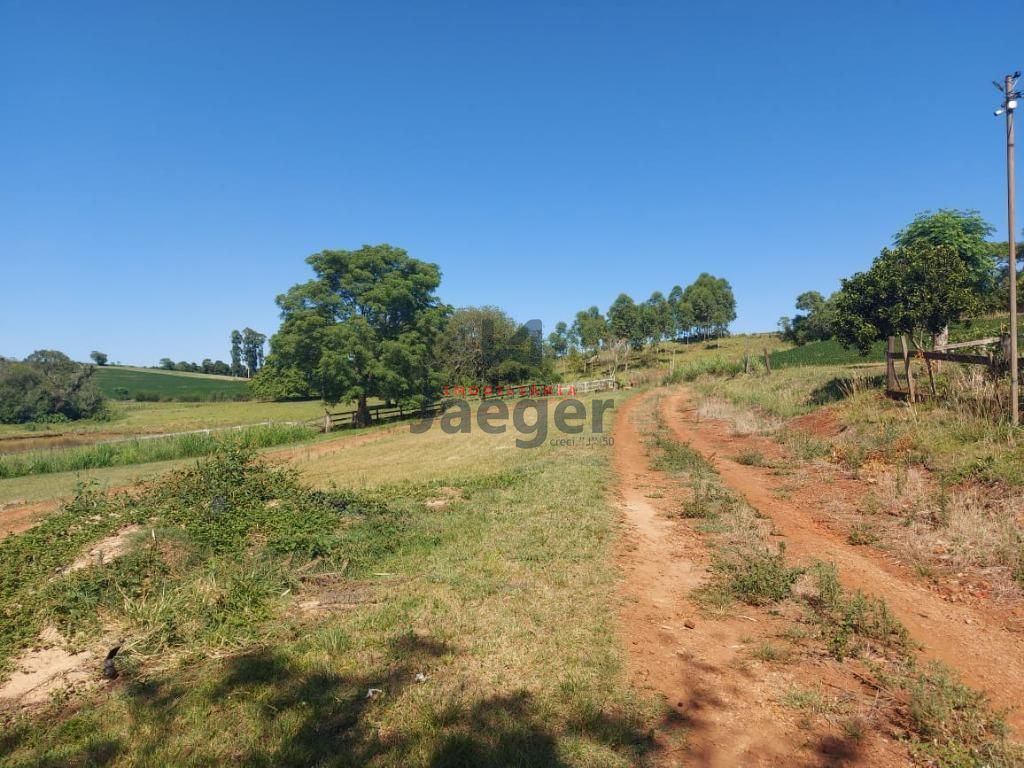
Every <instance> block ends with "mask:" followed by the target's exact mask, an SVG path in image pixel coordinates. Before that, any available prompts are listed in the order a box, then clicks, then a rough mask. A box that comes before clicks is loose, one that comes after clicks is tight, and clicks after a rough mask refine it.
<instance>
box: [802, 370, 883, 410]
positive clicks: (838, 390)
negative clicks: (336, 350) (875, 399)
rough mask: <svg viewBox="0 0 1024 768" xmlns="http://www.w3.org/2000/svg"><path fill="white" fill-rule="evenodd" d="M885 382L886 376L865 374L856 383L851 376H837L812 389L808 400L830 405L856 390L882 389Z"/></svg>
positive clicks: (813, 402) (816, 403)
mask: <svg viewBox="0 0 1024 768" xmlns="http://www.w3.org/2000/svg"><path fill="white" fill-rule="evenodd" d="M884 384H885V376H864V377H862V378H858V379H857V380H856V383H854V380H853V379H851V378H850V377H849V376H836V377H835V378H833V379H830V380H829V381H827V382H825V383H824V384H822V385H821V386H820V387H817V388H815V389H813V390H812V391H811V394H810V397H809V398H808V400H809V401H810V402H811V403H812V404H814V405H828V404H829V403H837V402H839V401H840V400H845V399H846V398H848V397H850V396H851V395H853V394H854V392H855V391H856V390H865V389H880V388H881V387H882V386H883V385H884Z"/></svg>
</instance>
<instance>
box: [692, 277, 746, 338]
mask: <svg viewBox="0 0 1024 768" xmlns="http://www.w3.org/2000/svg"><path fill="white" fill-rule="evenodd" d="M682 302H683V303H684V304H686V305H688V306H689V307H690V309H691V311H692V313H693V314H692V318H693V325H694V326H695V327H696V328H697V330H698V332H699V333H700V335H701V336H703V337H704V338H707V337H708V336H712V335H720V334H723V333H725V332H726V330H727V329H728V327H729V323H731V322H732V321H733V320H735V319H736V298H735V297H734V296H733V292H732V286H731V285H729V281H728V280H726V279H725V278H722V277H715V276H714V275H709V274H708V273H707V272H704V273H702V274H701V275H700V276H698V277H697V279H696V280H695V281H694V282H693V283H692V284H691V285H689V286H687V287H686V289H685V290H684V291H683V296H682Z"/></svg>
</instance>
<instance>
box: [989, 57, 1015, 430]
mask: <svg viewBox="0 0 1024 768" xmlns="http://www.w3.org/2000/svg"><path fill="white" fill-rule="evenodd" d="M1019 79H1020V72H1014V73H1013V74H1012V75H1007V76H1006V78H1005V79H1004V80H1003V83H1002V85H1000V84H999V83H998V82H996V83H994V85H995V86H996V87H997V88H998V89H999V90H1001V91H1002V92H1003V104H1002V106H1001V107H1000V108H999V109H997V110H996V112H995V113H996V116H999V115H1001V114H1005V115H1006V220H1007V226H1008V228H1009V229H1008V235H1009V250H1010V253H1009V261H1008V263H1007V267H1008V269H1007V272H1008V273H1009V278H1010V421H1011V422H1012V424H1013V425H1014V426H1017V425H1019V424H1020V383H1019V381H1018V371H1017V359H1018V358H1017V244H1016V242H1015V237H1014V228H1015V227H1016V226H1017V225H1016V223H1015V218H1016V216H1015V214H1016V210H1015V208H1016V190H1015V186H1016V185H1015V184H1014V158H1013V144H1014V136H1013V113H1014V110H1016V109H1017V99H1019V98H1020V92H1019V91H1017V90H1015V89H1016V87H1017V80H1019Z"/></svg>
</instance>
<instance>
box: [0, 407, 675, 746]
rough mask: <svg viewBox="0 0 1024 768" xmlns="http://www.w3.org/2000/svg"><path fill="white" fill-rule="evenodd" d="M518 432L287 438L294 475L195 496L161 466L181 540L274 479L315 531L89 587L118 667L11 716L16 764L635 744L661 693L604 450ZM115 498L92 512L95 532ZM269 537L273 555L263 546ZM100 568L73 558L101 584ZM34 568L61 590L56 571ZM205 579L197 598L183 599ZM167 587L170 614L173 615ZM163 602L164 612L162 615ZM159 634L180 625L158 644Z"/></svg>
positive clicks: (236, 544) (92, 641) (657, 712)
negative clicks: (637, 672) (626, 644)
mask: <svg viewBox="0 0 1024 768" xmlns="http://www.w3.org/2000/svg"><path fill="white" fill-rule="evenodd" d="M612 415H613V412H610V413H609V414H608V416H609V418H608V421H607V425H608V426H609V427H610V424H611V418H610V417H611V416H612ZM606 434H607V433H606ZM553 436H554V435H552V437H553ZM581 437H589V435H586V434H585V435H583V436H581ZM514 440H515V435H514V434H506V435H499V436H492V435H485V434H483V433H482V432H480V431H479V430H477V429H474V430H473V432H471V433H470V434H468V435H464V434H459V435H447V434H444V433H442V432H440V431H439V430H432V431H429V432H427V433H426V434H422V435H417V434H412V433H410V432H408V431H405V430H401V431H398V432H395V433H394V434H389V435H388V436H387V437H385V438H383V439H381V440H379V441H375V442H369V443H365V444H361V445H354V446H352V447H350V448H348V449H346V450H343V451H339V452H336V453H331V454H326V455H324V456H323V457H322V458H323V463H322V465H321V463H320V461H319V460H318V459H317V458H316V457H315V456H314V455H312V454H311V455H310V456H309V457H308V459H306V460H300V461H299V464H298V466H299V469H300V470H301V475H300V483H299V485H298V487H297V488H296V489H295V490H289V489H288V488H287V487H285V488H283V490H282V489H281V488H282V487H281V486H280V485H278V484H276V483H278V481H275V484H271V485H266V483H264V481H262V480H258V478H256V477H254V480H256V482H255V485H256V487H266V488H269V490H267V491H266V492H264V493H262V495H261V494H257V495H256V498H255V500H253V499H250V498H249V496H247V495H245V494H242V495H241V496H239V497H238V498H237V501H236V497H235V495H234V494H235V493H236V490H233V489H232V486H230V485H227V486H224V487H216V488H211V489H210V491H209V493H206V494H205V495H204V493H203V491H202V488H203V487H204V486H205V482H203V483H191V484H188V483H186V484H184V485H182V484H181V481H176V482H178V485H169V486H168V487H167V489H166V492H165V498H169V499H179V498H181V499H185V501H186V503H184V504H181V505H178V504H176V503H172V502H170V501H169V502H168V504H170V506H169V507H168V509H169V510H171V511H169V512H167V513H165V514H167V515H168V516H169V517H168V518H166V519H167V520H173V519H177V520H178V521H179V522H178V526H177V530H179V531H180V533H178V534H174V531H175V529H176V528H175V526H173V525H171V526H166V525H165V526H163V527H159V526H157V527H158V528H159V530H157V534H156V539H155V541H157V542H160V541H165V542H171V543H172V544H173V543H174V542H181V541H184V542H185V543H186V544H187V545H188V546H186V549H188V548H189V547H191V546H192V545H191V544H189V542H195V541H196V539H197V537H199V538H200V539H202V538H203V537H205V536H206V535H207V534H205V533H202V532H203V531H205V530H206V528H205V523H204V522H203V521H204V520H205V519H206V518H207V516H208V515H209V514H213V512H209V511H208V510H214V511H215V513H216V514H219V515H223V516H226V517H225V518H224V522H225V524H228V523H230V524H231V525H235V523H234V522H230V521H232V520H235V519H236V517H237V516H238V515H239V514H241V512H238V513H236V512H235V511H234V510H248V511H246V512H245V514H244V515H243V516H242V517H240V518H238V519H239V520H247V519H263V516H264V513H263V512H262V511H261V510H262V509H263V508H264V505H265V503H266V502H265V500H264V497H265V496H267V495H274V496H279V497H281V499H282V501H281V502H280V504H281V508H282V510H283V511H282V513H281V514H282V515H285V514H292V513H291V512H288V510H296V511H298V510H300V509H303V508H305V507H306V506H310V505H311V507H312V511H311V513H310V514H309V515H303V516H301V517H296V518H295V520H296V523H297V522H298V521H299V520H305V519H306V518H307V517H309V518H310V519H312V520H313V521H315V525H314V528H315V529H316V530H317V531H319V533H318V534H317V535H316V536H315V537H313V538H312V539H310V538H309V537H305V538H302V537H300V539H298V540H299V541H303V542H319V543H316V545H315V546H316V547H317V548H316V549H310V548H309V547H308V546H306V545H305V544H303V545H302V547H300V548H298V549H296V548H295V547H294V546H292V543H293V542H294V541H296V539H295V536H294V535H293V534H291V533H289V532H288V531H289V530H290V529H291V526H290V525H289V526H285V527H284V528H280V529H279V528H274V529H271V530H268V531H262V529H259V530H257V529H252V530H253V533H252V534H245V536H243V538H242V540H240V541H233V540H230V539H229V540H226V541H225V544H224V545H218V546H222V547H226V548H221V549H218V548H217V547H214V548H213V551H212V553H211V555H210V556H208V557H206V558H204V559H203V560H202V561H201V565H200V564H199V563H197V564H196V565H195V566H194V570H193V567H192V566H189V567H185V566H183V565H182V563H186V562H188V561H187V559H182V558H181V557H180V552H179V556H177V557H173V558H169V559H165V561H166V564H167V565H166V567H167V568H169V569H170V575H168V574H167V573H164V574H163V575H161V576H160V578H161V579H162V580H163V583H164V588H163V589H162V590H149V591H146V589H145V588H143V590H142V593H143V596H144V598H145V599H143V597H133V593H132V592H131V591H130V590H129V589H128V588H127V587H125V586H124V584H122V591H123V592H125V593H126V594H127V595H128V596H129V597H132V601H130V602H128V601H125V600H124V599H122V598H121V597H120V595H119V593H118V592H117V591H116V590H115V591H114V593H113V594H114V597H113V598H109V596H108V597H101V598H100V599H101V602H102V605H103V606H104V611H101V612H100V613H99V614H98V616H99V617H100V618H101V621H100V624H99V625H95V626H94V627H93V629H91V630H90V633H91V634H86V635H85V636H83V637H80V638H78V640H77V642H78V643H79V644H80V645H82V646H84V647H88V648H95V649H96V650H97V651H98V652H99V651H104V650H105V645H103V644H100V638H101V637H102V636H103V632H104V631H107V627H106V624H110V625H113V626H115V627H117V629H118V631H119V632H121V633H122V634H123V635H125V636H126V638H127V642H126V649H127V651H126V652H127V656H126V659H125V661H124V662H123V666H122V677H121V679H120V680H119V681H118V683H117V684H115V685H112V686H108V687H104V688H101V689H97V690H95V691H93V692H91V693H86V694H84V697H85V698H84V700H77V701H76V702H75V704H76V705H75V706H73V707H66V706H64V704H63V702H59V701H57V702H55V703H53V704H52V705H51V706H50V708H49V709H48V710H45V711H42V712H38V713H35V714H34V715H30V716H26V717H23V718H19V719H16V720H15V721H13V722H10V723H8V724H7V727H6V728H5V729H4V731H3V735H2V736H0V751H2V752H3V753H4V754H6V755H7V758H6V759H7V764H10V765H15V766H18V765H38V764H40V763H46V764H75V763H87V762H90V761H91V762H93V763H103V764H109V765H135V764H151V765H181V764H203V765H229V764H230V765H238V764H244V765H268V766H269V765H338V766H341V765H371V766H416V765H424V766H448V765H480V766H488V765H537V766H549V765H579V766H602V765H616V766H627V765H636V764H638V763H641V762H643V761H644V759H645V756H646V755H648V753H649V752H650V751H651V749H652V744H651V742H650V739H649V735H648V734H649V733H650V729H651V728H652V727H653V726H654V725H655V724H656V723H658V722H659V721H660V719H661V718H662V717H663V716H664V714H665V709H664V707H663V705H662V704H661V703H659V702H655V701H652V700H647V699H643V698H639V695H638V694H636V693H634V692H632V691H631V689H630V687H629V685H628V682H627V678H626V675H625V673H624V669H623V650H622V648H621V647H620V644H619V641H618V637H617V634H616V603H615V578H616V573H615V569H614V565H613V558H612V546H613V541H614V536H615V511H614V509H613V508H612V506H611V505H610V504H609V501H608V494H609V491H610V488H609V485H610V483H612V482H613V478H612V475H611V472H610V466H609V463H610V449H609V448H608V446H607V445H604V444H602V443H601V442H600V441H598V442H595V443H592V444H589V445H587V446H581V445H577V446H572V447H568V446H563V447H554V446H551V445H550V444H547V443H545V445H543V446H542V447H539V448H536V449H532V450H526V449H518V448H515V447H514ZM451 457H455V458H451ZM449 459H450V460H449ZM381 462H384V463H383V464H381ZM378 464H380V465H379V466H378ZM421 465H426V466H427V467H429V468H431V470H430V471H429V472H428V474H424V470H423V469H422V468H421ZM230 474H231V473H230V472H222V471H218V472H217V473H216V476H217V477H222V476H229V475H230ZM309 481H313V482H315V483H316V484H317V485H319V486H321V487H329V486H331V485H336V486H338V487H341V488H354V487H358V488H359V489H360V490H358V491H356V492H354V494H355V495H352V494H353V491H351V490H348V491H341V492H340V494H341V495H340V496H338V494H333V493H330V494H327V496H325V497H324V498H325V499H328V500H329V499H334V498H345V499H348V500H349V502H348V503H349V504H352V503H355V504H356V507H355V509H356V514H354V515H353V514H349V513H342V514H341V516H340V517H339V518H338V525H337V526H332V525H331V524H330V523H329V520H330V517H329V516H324V515H323V513H322V512H321V511H317V510H319V509H320V507H319V506H318V505H319V504H320V503H321V502H320V501H318V497H317V496H315V495H313V496H309V497H308V498H307V497H306V496H304V495H303V494H307V493H308V492H307V491H304V490H301V488H302V486H305V485H307V484H308V482H309ZM218 482H220V483H221V484H223V483H224V482H226V481H218ZM253 484H254V483H249V484H248V486H252V485H253ZM345 494H348V495H347V496H346V495H345ZM222 496H223V497H226V499H227V501H226V502H220V503H218V502H216V499H217V498H219V497H222ZM304 499H306V500H304ZM360 505H361V506H360ZM360 510H364V511H360ZM151 511H152V510H139V511H137V512H136V513H133V514H136V515H137V516H139V515H141V514H142V512H151ZM80 515H81V516H82V518H83V520H86V519H92V518H95V517H96V515H97V511H96V509H95V508H92V507H89V508H88V509H86V508H83V509H82V510H81V512H80ZM175 515H178V516H181V515H184V517H178V518H175V517H174V516H175ZM106 519H107V518H105V517H101V518H100V522H98V523H96V524H97V525H101V526H103V527H104V529H105V530H109V529H110V528H111V527H113V526H112V524H110V523H107V522H103V521H106ZM268 519H273V517H271V518H268ZM289 519H291V518H289ZM147 525H152V523H147ZM309 525H313V523H306V522H303V528H308V526H309ZM62 527H66V526H62ZM247 530H248V529H247ZM146 533H147V535H146V536H140V537H139V539H138V540H137V541H136V542H135V547H136V548H135V549H133V550H132V551H131V552H130V553H129V554H128V555H126V556H125V558H124V565H123V566H118V565H117V563H119V562H121V561H113V562H111V563H108V564H106V565H105V566H103V568H106V569H109V570H110V571H111V572H112V573H120V574H121V575H122V576H129V575H130V574H131V573H132V572H133V571H131V570H130V569H132V568H135V569H137V568H139V567H140V566H139V563H140V562H141V561H140V558H142V557H143V556H147V557H152V556H153V554H154V552H155V551H156V552H157V553H158V554H159V551H158V550H159V548H158V547H156V546H155V545H154V546H149V545H148V544H147V542H149V541H153V540H154V539H153V538H152V537H151V536H148V530H147V531H146ZM97 535H98V534H97ZM232 542H233V543H232ZM274 542H277V544H274ZM268 545H273V546H275V547H278V548H279V552H280V553H279V555H275V556H270V555H265V554H261V552H264V547H266V546H268ZM86 546H87V544H86V542H82V544H81V547H82V548H85V547H86ZM165 546H170V545H165ZM177 548H178V545H177V544H175V545H174V546H173V547H171V550H175V549H177ZM171 550H168V551H171ZM314 552H315V553H316V554H313V553H314ZM285 553H287V554H285ZM161 557H163V556H162V555H161ZM253 558H255V560H254V559H253ZM317 558H320V559H319V560H317ZM0 560H2V558H0ZM307 562H310V563H313V565H311V566H309V567H307V566H306V565H305V563H307ZM119 569H121V570H119ZM44 570H46V571H47V573H49V572H50V569H49V567H48V566H47V568H45V569H44ZM93 570H94V569H92V568H88V569H85V571H83V572H80V573H81V574H82V575H81V576H79V577H78V578H79V579H82V580H83V581H84V582H85V583H88V584H95V583H97V581H96V580H97V579H98V578H99V576H100V574H99V573H91V572H92V571H93ZM317 574H323V576H318V575H317ZM172 577H173V578H172ZM47 578H50V576H47ZM282 579H283V580H282ZM268 584H270V585H271V586H273V589H269V588H268V589H264V587H266V585H268ZM48 589H49V590H55V591H56V594H57V595H62V594H63V592H62V590H61V587H60V580H59V579H58V581H57V586H50V587H48ZM211 589H212V590H213V591H212V592H209V590H211ZM240 590H241V591H240ZM79 592H80V590H76V591H75V594H79ZM86 594H87V595H93V594H96V593H95V592H93V591H91V590H87V591H86ZM101 594H107V593H101ZM197 594H198V595H206V597H205V598H204V599H206V601H207V602H206V604H207V605H208V606H209V607H208V609H207V610H208V612H210V614H211V615H210V616H207V615H206V614H205V613H203V612H202V611H197V610H196V609H195V606H197V605H202V604H203V602H202V600H199V598H198V597H197V596H196V595H197ZM161 595H162V597H161ZM218 595H220V596H221V597H219V598H218V597H217V596H218ZM63 597H64V598H66V597H67V595H63ZM197 600H198V602H197ZM140 601H141V605H142V606H143V607H140ZM76 605H78V604H77V603H76ZM167 605H171V606H178V607H179V609H178V612H177V613H173V612H172V613H171V614H170V615H169V616H168V615H167V614H166V613H165V606H167ZM126 606H130V610H128V609H127V608H126ZM145 606H148V609H144V607H145ZM190 606H191V607H190ZM246 606H249V607H251V608H252V610H249V608H247V607H246ZM310 606H312V608H310ZM256 607H258V608H259V610H256ZM43 609H44V610H43V612H42V614H41V616H42V617H44V618H45V617H46V616H48V615H51V613H47V611H46V610H45V606H43ZM247 611H248V612H247ZM93 615H96V614H95V612H94V614H93ZM240 616H241V617H243V618H244V621H242V623H241V624H240V625H236V624H235V623H234V622H235V621H236V620H238V619H239V617H240ZM175 617H179V618H175ZM167 619H174V621H173V623H172V627H173V628H174V629H175V632H171V633H167V632H166V630H165V629H163V627H165V626H166V625H165V623H164V622H165V620H167ZM154 628H155V629H156V630H157V631H156V633H155V634H154V633H153V632H151V631H143V630H144V629H145V630H153V629H154ZM159 638H170V639H169V640H167V641H166V642H164V643H163V645H160V646H159V649H158V650H156V649H155V647H154V640H158V639H159ZM211 718H213V719H214V720H215V722H216V727H211V723H212V722H213V721H214V720H211Z"/></svg>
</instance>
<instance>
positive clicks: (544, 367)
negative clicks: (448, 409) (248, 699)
mask: <svg viewBox="0 0 1024 768" xmlns="http://www.w3.org/2000/svg"><path fill="white" fill-rule="evenodd" d="M561 326H562V329H563V332H567V330H566V328H565V323H561ZM556 341H557V339H556ZM434 356H435V358H436V359H437V360H438V361H440V364H441V367H442V371H443V376H444V380H445V383H446V384H491V385H498V384H505V383H520V382H529V381H550V380H552V378H553V376H554V372H553V369H552V366H551V361H550V360H545V358H544V355H543V347H542V344H541V342H540V339H538V338H537V336H536V335H535V334H533V333H531V332H530V330H529V329H528V328H527V327H526V326H525V325H521V324H519V323H517V322H516V321H515V320H513V319H512V318H511V317H509V316H508V315H507V314H506V313H505V312H503V311H502V310H501V309H499V308H498V307H464V308H461V309H457V310H455V312H454V313H452V315H451V317H450V318H448V321H447V322H446V323H445V327H444V330H443V331H442V332H441V334H440V336H439V337H438V339H437V342H436V346H435V353H434Z"/></svg>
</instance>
